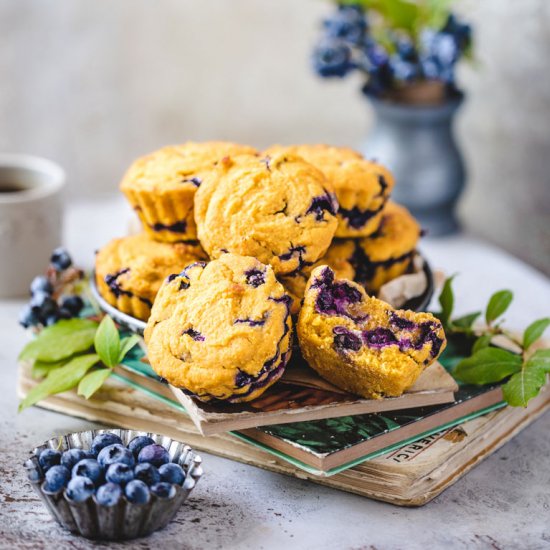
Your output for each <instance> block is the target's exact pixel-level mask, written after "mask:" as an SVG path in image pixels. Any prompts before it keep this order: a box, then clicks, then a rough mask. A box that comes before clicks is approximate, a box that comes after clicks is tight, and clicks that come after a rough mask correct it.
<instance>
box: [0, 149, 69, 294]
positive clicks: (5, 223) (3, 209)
mask: <svg viewBox="0 0 550 550" xmlns="http://www.w3.org/2000/svg"><path fill="white" fill-rule="evenodd" d="M64 184H65V172H64V171H63V169H62V168H61V167H60V166H58V165H57V164H55V163H53V162H51V161H49V160H46V159H42V158H38V157H33V156H29V155H15V154H1V153H0V298H10V297H18V296H23V295H25V294H28V292H29V284H30V282H31V280H32V279H33V277H34V276H35V275H37V274H39V273H43V272H44V271H45V269H46V267H47V265H48V262H49V257H50V255H51V252H52V250H53V249H54V248H56V247H58V246H60V244H61V229H62V226H61V224H62V219H61V218H62V203H61V190H62V188H63V186H64Z"/></svg>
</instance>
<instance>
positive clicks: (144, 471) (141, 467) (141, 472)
mask: <svg viewBox="0 0 550 550" xmlns="http://www.w3.org/2000/svg"><path fill="white" fill-rule="evenodd" d="M134 476H135V478H136V479H140V480H141V481H143V482H144V483H146V484H147V485H149V487H150V486H151V485H154V484H155V483H158V482H159V481H160V473H159V471H158V470H157V468H156V467H155V466H153V465H152V464H149V463H148V462H144V463H143V464H138V465H137V466H136V467H135V468H134Z"/></svg>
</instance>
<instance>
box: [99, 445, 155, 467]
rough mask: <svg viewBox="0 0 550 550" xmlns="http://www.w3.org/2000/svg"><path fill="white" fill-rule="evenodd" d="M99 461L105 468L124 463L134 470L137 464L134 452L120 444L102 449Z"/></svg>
mask: <svg viewBox="0 0 550 550" xmlns="http://www.w3.org/2000/svg"><path fill="white" fill-rule="evenodd" d="M146 448H147V447H146ZM97 461H98V462H99V464H100V465H101V466H104V467H105V468H106V467H107V466H110V465H111V464H115V463H116V462H122V463H123V464H126V465H127V466H131V467H132V468H133V467H134V464H135V463H136V461H135V459H134V455H133V454H132V452H131V451H130V450H129V449H127V448H126V447H125V446H124V445H120V444H119V443H114V444H113V445H109V446H107V447H104V448H103V449H101V451H99V454H98V455H97Z"/></svg>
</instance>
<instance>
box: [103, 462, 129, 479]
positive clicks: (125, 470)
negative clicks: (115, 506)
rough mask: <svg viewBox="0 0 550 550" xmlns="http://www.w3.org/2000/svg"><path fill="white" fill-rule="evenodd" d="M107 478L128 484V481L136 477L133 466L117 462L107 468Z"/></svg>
mask: <svg viewBox="0 0 550 550" xmlns="http://www.w3.org/2000/svg"><path fill="white" fill-rule="evenodd" d="M105 479H106V480H107V481H109V482H111V483H118V484H119V485H126V483H128V482H129V481H132V479H134V470H133V469H132V467H131V466H128V464H123V463H122V462H116V463H115V464H111V465H110V466H109V467H108V468H107V473H106V474H105Z"/></svg>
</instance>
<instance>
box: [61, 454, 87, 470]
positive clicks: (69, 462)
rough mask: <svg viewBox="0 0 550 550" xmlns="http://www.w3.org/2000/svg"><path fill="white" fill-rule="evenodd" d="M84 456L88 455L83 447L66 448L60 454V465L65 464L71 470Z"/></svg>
mask: <svg viewBox="0 0 550 550" xmlns="http://www.w3.org/2000/svg"><path fill="white" fill-rule="evenodd" d="M85 458H89V456H88V453H87V452H86V451H85V450H84V449H67V450H66V451H64V452H63V454H62V455H61V465H62V466H65V467H66V468H68V469H69V470H72V469H73V466H74V465H75V464H76V463H77V462H80V461H81V460H84V459H85Z"/></svg>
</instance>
